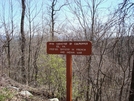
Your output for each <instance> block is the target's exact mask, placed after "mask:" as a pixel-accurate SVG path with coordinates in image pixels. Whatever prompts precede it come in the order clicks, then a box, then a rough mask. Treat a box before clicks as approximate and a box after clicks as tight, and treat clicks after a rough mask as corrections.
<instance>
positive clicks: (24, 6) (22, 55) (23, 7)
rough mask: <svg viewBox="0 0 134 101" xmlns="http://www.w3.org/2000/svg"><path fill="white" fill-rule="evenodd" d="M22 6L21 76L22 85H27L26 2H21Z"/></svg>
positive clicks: (22, 0)
mask: <svg viewBox="0 0 134 101" xmlns="http://www.w3.org/2000/svg"><path fill="white" fill-rule="evenodd" d="M21 4H22V6H21V7H22V12H21V23H20V33H21V38H20V41H21V76H22V83H26V70H25V68H26V67H25V44H26V39H25V31H24V19H25V10H26V5H25V0H21Z"/></svg>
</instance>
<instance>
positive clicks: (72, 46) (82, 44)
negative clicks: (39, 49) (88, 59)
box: [47, 41, 91, 55]
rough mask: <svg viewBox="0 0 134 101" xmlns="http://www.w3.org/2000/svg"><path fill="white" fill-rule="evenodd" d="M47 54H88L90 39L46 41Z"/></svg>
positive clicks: (89, 52)
mask: <svg viewBox="0 0 134 101" xmlns="http://www.w3.org/2000/svg"><path fill="white" fill-rule="evenodd" d="M47 53H48V54H70V55H90V54H91V42H90V41H73V42H70V41H67V42H47Z"/></svg>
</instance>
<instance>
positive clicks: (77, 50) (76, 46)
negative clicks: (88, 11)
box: [47, 41, 92, 101]
mask: <svg viewBox="0 0 134 101" xmlns="http://www.w3.org/2000/svg"><path fill="white" fill-rule="evenodd" d="M91 50H92V44H91V42H90V41H73V42H70V41H67V42H47V53H48V54H66V101H72V55H90V54H91Z"/></svg>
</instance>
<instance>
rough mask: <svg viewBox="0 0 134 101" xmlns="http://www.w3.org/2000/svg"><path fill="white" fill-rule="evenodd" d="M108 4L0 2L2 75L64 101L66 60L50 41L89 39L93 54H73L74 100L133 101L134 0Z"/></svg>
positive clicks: (99, 0)
mask: <svg viewBox="0 0 134 101" xmlns="http://www.w3.org/2000/svg"><path fill="white" fill-rule="evenodd" d="M105 2H106V1H105V0H61V1H60V0H47V1H44V0H40V1H38V0H3V1H0V6H1V8H0V73H2V74H6V75H8V76H9V77H10V78H12V79H13V80H15V81H17V82H19V83H22V84H25V85H27V86H31V87H36V88H38V87H44V88H45V90H47V91H48V92H49V93H50V94H51V95H52V96H53V97H57V98H59V100H60V101H65V98H66V58H65V55H48V54H47V53H46V48H47V47H46V42H48V41H91V42H92V54H91V55H90V56H75V55H74V56H73V77H72V78H73V84H72V85H73V91H72V92H73V101H134V1H132V0H122V1H121V2H120V3H119V4H116V5H112V6H113V7H114V8H113V7H107V8H104V7H103V5H104V3H105ZM7 5H8V6H7ZM110 8H112V9H110Z"/></svg>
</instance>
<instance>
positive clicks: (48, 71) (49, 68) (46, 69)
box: [38, 55, 66, 98]
mask: <svg viewBox="0 0 134 101" xmlns="http://www.w3.org/2000/svg"><path fill="white" fill-rule="evenodd" d="M41 60H43V61H44V62H42V63H40V64H39V67H40V69H41V71H40V74H39V75H38V81H39V82H40V84H43V83H44V84H45V85H48V86H49V89H50V90H51V91H52V92H54V93H55V94H56V96H57V97H59V98H60V97H61V96H63V94H65V88H66V68H65V67H66V66H65V65H66V63H65V61H64V59H63V58H62V57H60V56H58V55H42V56H41Z"/></svg>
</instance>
